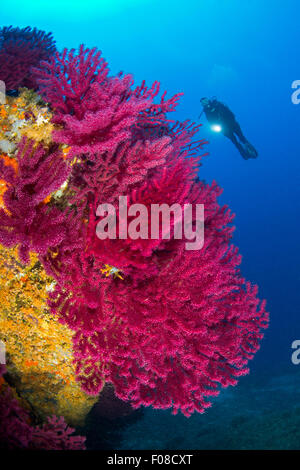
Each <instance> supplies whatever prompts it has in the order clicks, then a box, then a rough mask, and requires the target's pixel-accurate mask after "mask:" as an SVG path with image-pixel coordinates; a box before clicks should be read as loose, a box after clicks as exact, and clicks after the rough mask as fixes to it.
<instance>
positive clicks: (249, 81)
mask: <svg viewBox="0 0 300 470" xmlns="http://www.w3.org/2000/svg"><path fill="white" fill-rule="evenodd" d="M46 3H48V2H43V1H27V2H23V1H14V0H12V1H10V2H5V3H4V4H3V2H2V4H1V7H0V19H1V24H2V25H9V24H13V25H14V26H20V27H23V26H27V25H31V26H36V27H38V28H39V29H44V30H46V31H52V32H53V33H54V36H55V38H56V41H57V46H58V48H59V49H61V48H63V47H77V46H78V45H79V44H80V43H84V44H85V45H87V46H90V47H93V46H97V47H98V48H99V49H101V50H102V51H103V55H104V57H105V58H106V59H107V60H108V62H109V64H110V68H111V71H112V73H116V72H118V71H120V70H123V71H124V72H126V73H132V74H133V75H134V77H135V80H136V83H140V82H141V80H143V79H145V80H146V81H147V83H148V84H151V83H152V82H153V81H154V80H159V81H160V82H161V85H162V89H167V90H168V93H169V95H172V94H174V93H177V92H184V97H183V98H182V100H181V103H180V105H179V107H178V110H177V112H176V118H178V119H181V120H184V119H187V118H189V119H192V120H197V118H198V116H199V114H200V111H201V106H200V103H199V100H200V98H201V97H202V96H212V95H216V96H217V98H218V99H220V100H221V101H223V102H225V103H226V104H228V105H229V107H230V108H231V109H232V110H233V112H234V113H235V114H236V117H237V119H238V121H239V122H240V124H241V127H242V129H243V131H244V133H245V135H246V137H247V138H248V139H249V140H250V142H252V143H253V145H254V146H255V147H256V148H257V150H258V152H259V157H258V159H256V160H248V161H245V160H243V159H242V158H241V156H240V155H239V154H238V152H237V150H236V149H235V148H234V147H233V145H232V144H231V142H230V141H229V140H227V139H226V138H225V137H224V136H222V135H218V134H214V133H212V132H211V130H210V128H209V126H208V124H207V123H206V121H205V118H204V117H202V122H203V127H202V129H201V136H200V137H201V138H206V139H208V140H209V141H210V145H209V152H210V156H209V157H206V158H205V159H204V161H203V166H202V168H201V169H200V177H201V178H204V179H206V180H207V181H208V182H210V181H212V180H214V179H215V180H216V181H217V182H218V183H219V185H220V186H222V187H223V188H224V192H223V195H222V197H221V201H222V202H223V203H226V204H228V205H229V206H230V208H231V209H232V210H233V212H235V214H236V219H235V224H236V227H237V229H236V232H235V238H234V241H235V243H236V244H237V245H238V246H239V247H240V251H241V253H242V255H243V264H242V271H243V273H244V275H245V277H247V278H248V279H249V280H251V281H253V282H256V283H258V284H259V287H260V296H261V297H263V298H266V299H267V301H268V310H269V311H270V314H271V324H270V328H269V329H268V331H267V332H266V335H265V338H264V340H263V342H262V347H261V350H260V351H259V353H258V354H257V355H256V357H255V359H254V361H252V363H251V364H250V366H251V374H250V376H248V377H245V378H243V379H242V380H241V381H240V383H239V385H238V386H237V387H235V388H232V389H230V390H225V391H224V392H223V393H221V395H220V397H219V399H218V400H217V402H216V404H215V405H214V407H212V409H211V410H208V412H207V413H206V414H204V415H198V414H197V415H193V416H192V417H191V418H190V419H187V418H184V417H183V416H178V417H173V416H171V415H170V413H169V412H168V411H153V410H151V409H147V410H145V411H144V412H143V413H141V414H140V415H139V416H137V418H136V419H135V420H132V421H130V420H128V421H127V422H126V420H125V421H124V422H122V423H121V424H122V426H121V425H120V423H118V424H112V425H111V427H110V429H109V431H107V432H108V433H107V434H106V435H104V434H105V429H104V428H105V426H103V424H102V425H101V422H99V423H98V424H97V423H96V424H95V417H93V416H92V417H91V422H92V424H90V425H89V427H88V429H87V432H88V433H89V434H88V435H89V443H90V444H89V445H90V446H91V447H93V448H99V447H101V446H102V447H103V446H104V447H105V445H107V446H113V445H114V446H115V447H116V448H127V449H134V448H137V449H142V448H161V449H163V448H171V449H180V448H189V449H193V448H194V449H201V448H205V449H207V448H208V449H217V448H234V449H246V448H247V449H248V448H249V449H251V448H283V449H287V448H297V449H299V448H300V431H299V429H300V426H299V424H300V395H299V393H300V376H299V372H300V365H299V366H296V365H293V364H292V363H291V352H292V350H291V343H292V342H293V341H294V340H295V339H300V321H299V314H300V312H299V292H300V271H299V266H300V257H299V230H300V222H299V213H300V211H299V201H300V197H299V196H300V184H299V174H300V158H299V157H300V145H299V136H300V132H299V130H300V105H295V104H293V103H292V101H291V95H292V91H293V90H292V88H291V84H292V82H293V81H294V80H297V79H300V60H299V57H298V55H299V54H298V38H299V13H300V4H299V1H297V0H285V1H284V2H283V1H282V0H264V2H262V1H261V0H243V1H242V2H241V0H205V1H204V0H197V1H196V0H189V1H187V2H182V1H179V0H173V1H169V0H164V1H163V2H162V1H161V0H151V1H150V0H148V1H147V0H131V1H130V0H127V1H123V0H118V1H115V2H111V1H109V0H107V1H99V0H98V1H88V0H87V1H85V2H81V1H80V2H79V1H69V2H66V1H58V0H56V1H51V6H50V5H48V6H45V4H46ZM112 3H114V6H112V5H111V4H112ZM114 426H115V427H114ZM106 429H107V428H106Z"/></svg>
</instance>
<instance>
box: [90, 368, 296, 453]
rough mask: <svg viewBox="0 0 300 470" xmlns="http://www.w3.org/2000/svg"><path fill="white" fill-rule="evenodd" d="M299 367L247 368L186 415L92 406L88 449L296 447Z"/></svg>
mask: <svg viewBox="0 0 300 470" xmlns="http://www.w3.org/2000/svg"><path fill="white" fill-rule="evenodd" d="M299 368H300V366H299ZM299 371H300V369H299V370H298V368H297V366H293V367H290V368H289V370H288V371H285V372H277V373H276V371H275V372H273V373H272V374H271V373H270V371H269V373H268V375H266V374H265V373H264V372H263V371H261V372H260V373H257V372H256V373H251V374H250V375H249V376H247V377H243V378H242V379H241V380H240V382H239V384H238V385H237V386H236V387H231V388H229V389H226V390H223V391H222V392H221V393H220V396H219V397H218V398H217V399H216V400H215V403H214V404H213V406H212V407H211V408H210V409H208V410H207V411H206V413H204V414H202V415H201V414H198V413H197V414H196V413H194V414H193V415H192V416H191V417H190V418H185V417H184V416H182V415H181V414H180V415H177V416H173V415H172V414H171V413H170V411H161V410H153V409H150V408H147V409H143V410H138V411H137V412H134V413H133V414H132V415H130V416H127V417H122V418H118V419H114V420H110V419H103V418H102V417H99V416H98V415H97V411H96V409H95V410H92V412H91V413H90V415H89V416H88V419H87V424H86V426H85V428H84V429H82V432H84V433H85V434H86V435H87V445H88V448H89V449H115V450H121V449H123V450H132V449H136V450H141V449H158V450H162V449H168V450H180V449H187V450H192V449H300V373H299Z"/></svg>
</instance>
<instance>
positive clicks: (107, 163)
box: [30, 46, 268, 416]
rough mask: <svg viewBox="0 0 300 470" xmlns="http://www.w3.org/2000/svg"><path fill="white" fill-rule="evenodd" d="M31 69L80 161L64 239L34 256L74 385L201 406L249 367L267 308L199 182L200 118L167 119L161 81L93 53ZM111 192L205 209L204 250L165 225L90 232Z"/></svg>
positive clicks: (222, 215) (209, 190) (133, 399)
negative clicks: (69, 342) (120, 232)
mask: <svg viewBox="0 0 300 470" xmlns="http://www.w3.org/2000/svg"><path fill="white" fill-rule="evenodd" d="M34 73H35V74H36V76H37V81H38V84H39V87H40V91H41V93H42V94H43V96H44V97H45V99H46V101H47V102H48V103H49V104H50V105H51V107H52V110H53V113H54V117H53V122H54V123H55V124H56V125H58V126H59V128H58V129H57V130H56V131H55V133H54V136H53V137H54V139H55V141H57V142H58V143H64V144H67V145H69V146H70V147H71V151H70V155H76V156H79V157H80V158H79V161H77V162H76V163H75V164H74V165H73V167H72V172H71V174H70V177H69V180H68V181H69V189H70V192H71V193H72V195H73V196H72V198H73V199H72V205H71V206H70V207H69V208H68V212H67V213H66V214H65V219H64V228H63V230H64V232H63V234H64V236H63V239H60V240H57V241H58V246H57V247H56V248H55V249H54V250H48V251H45V250H44V251H43V252H42V251H40V257H41V260H42V262H43V264H44V266H45V269H46V270H47V272H48V273H49V274H51V275H52V276H53V277H54V278H55V281H56V286H55V290H54V292H53V293H50V300H49V305H50V307H51V310H52V312H53V313H54V314H55V315H57V316H58V317H59V319H60V321H61V322H63V323H66V324H67V325H68V326H69V327H70V328H71V329H72V330H73V331H74V337H73V345H74V358H75V366H76V375H77V379H78V380H79V381H80V382H81V384H82V387H83V389H84V390H85V391H86V392H87V393H89V394H98V393H99V392H100V391H101V389H102V387H103V383H104V382H106V383H111V384H113V386H114V390H115V393H116V395H117V396H118V397H119V398H121V399H123V400H125V401H128V402H130V403H131V404H132V406H133V407H135V408H138V407H139V406H142V405H144V406H153V407H154V408H172V409H173V412H174V413H176V412H177V411H178V410H181V411H182V412H183V413H184V414H185V415H186V416H189V415H190V414H191V413H192V412H193V411H195V410H196V411H198V412H203V411H204V410H205V409H206V408H207V407H208V406H210V401H209V398H210V397H212V396H216V395H217V394H218V393H219V392H220V389H221V388H222V387H227V386H229V385H235V384H236V383H237V379H238V377H239V376H241V375H244V374H246V373H247V372H248V361H249V360H250V359H251V358H253V355H254V354H255V352H256V351H257V350H258V348H259V345H260V340H261V338H262V336H263V334H262V331H263V329H264V328H266V327H267V325H268V314H267V313H266V310H265V302H264V301H263V302H261V301H260V300H259V298H258V297H257V290H258V289H257V286H255V285H252V284H251V283H250V282H247V281H246V280H245V279H244V278H243V277H242V275H241V272H240V268H239V265H240V262H241V257H240V256H239V255H238V250H237V248H236V247H234V246H233V245H232V233H233V227H232V225H231V223H232V219H233V216H232V214H231V213H230V211H229V209H228V208H227V207H221V206H220V205H219V203H218V196H219V195H220V193H221V190H220V188H219V187H218V186H217V184H216V183H212V184H211V185H208V184H206V183H204V182H202V181H200V180H199V176H198V170H199V157H200V155H199V150H202V147H203V145H204V144H205V141H204V140H200V141H198V142H195V140H194V135H195V134H196V132H197V131H198V130H199V126H195V125H193V124H192V123H189V122H183V123H176V122H174V121H172V120H171V119H169V113H170V112H172V111H174V109H175V107H176V105H177V103H178V99H179V95H175V96H174V97H172V98H170V99H169V100H166V99H165V94H163V96H162V98H161V100H160V102H158V103H155V100H156V98H157V95H158V92H159V84H158V83H157V82H155V83H154V84H153V85H152V86H151V87H149V88H148V87H146V85H145V83H143V84H142V85H141V86H140V87H136V88H134V86H133V85H134V83H133V80H132V78H131V77H129V76H125V77H124V76H123V75H122V74H119V75H117V76H116V77H110V76H109V75H108V69H107V64H106V62H105V61H104V60H103V59H102V57H101V54H100V52H99V51H97V50H96V49H92V50H89V49H85V48H84V47H83V46H81V48H80V49H79V51H78V52H77V53H76V52H75V51H74V50H71V51H67V50H65V51H64V52H63V53H62V54H56V55H55V56H54V57H53V58H52V59H51V60H50V61H48V62H42V63H41V67H40V68H39V69H36V70H35V71H34ZM119 196H127V197H128V201H129V203H130V204H133V203H140V204H143V205H144V206H146V207H147V208H150V206H151V204H153V203H155V204H163V203H166V204H168V205H169V206H171V205H172V204H175V203H178V204H180V205H181V207H182V206H183V205H184V204H204V207H205V219H204V235H205V237H204V246H203V247H202V249H200V250H193V251H188V250H186V249H185V243H186V240H184V239H183V240H174V239H172V238H171V239H170V240H165V239H163V238H162V234H161V233H160V235H159V237H158V239H157V240H151V239H150V240H148V239H147V240H141V239H135V240H133V239H130V238H128V239H125V240H121V239H116V240H104V241H103V240H99V238H98V237H97V235H96V226H97V224H98V221H99V217H98V216H97V206H98V204H100V203H103V202H105V203H107V202H109V203H111V204H113V205H114V206H115V207H116V204H117V201H118V198H119ZM116 214H117V218H118V217H119V213H118V211H117V208H116ZM30 243H32V242H31V239H30ZM33 245H34V244H33V243H32V246H33ZM52 253H55V256H54V255H52Z"/></svg>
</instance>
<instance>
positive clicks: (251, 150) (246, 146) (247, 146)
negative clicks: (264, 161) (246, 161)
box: [244, 141, 258, 158]
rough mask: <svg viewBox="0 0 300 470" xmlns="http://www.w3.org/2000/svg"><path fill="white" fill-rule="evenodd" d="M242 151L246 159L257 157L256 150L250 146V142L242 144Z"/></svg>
mask: <svg viewBox="0 0 300 470" xmlns="http://www.w3.org/2000/svg"><path fill="white" fill-rule="evenodd" d="M244 149H245V153H246V154H247V155H248V158H257V157H258V152H257V150H256V149H255V148H254V147H253V145H251V144H250V142H248V141H246V142H245V143H244Z"/></svg>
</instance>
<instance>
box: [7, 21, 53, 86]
mask: <svg viewBox="0 0 300 470" xmlns="http://www.w3.org/2000/svg"><path fill="white" fill-rule="evenodd" d="M55 50H56V47H55V42H54V39H53V37H52V34H51V33H45V32H44V31H40V30H38V29H37V28H33V29H32V28H31V27H29V26H27V27H26V28H13V27H12V26H4V27H3V28H1V29H0V80H2V81H3V82H4V83H5V86H6V90H17V89H18V88H20V87H27V88H36V82H35V79H34V77H33V75H32V73H31V67H37V66H38V65H39V63H40V61H41V60H48V59H49V58H50V57H51V55H52V54H53V53H54V52H55Z"/></svg>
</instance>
